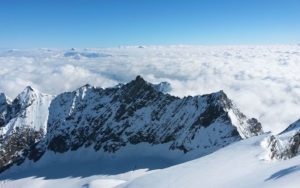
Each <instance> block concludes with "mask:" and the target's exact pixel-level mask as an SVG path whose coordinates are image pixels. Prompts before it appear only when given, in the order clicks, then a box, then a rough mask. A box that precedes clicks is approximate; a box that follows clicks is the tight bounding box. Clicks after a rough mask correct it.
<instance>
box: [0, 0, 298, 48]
mask: <svg viewBox="0 0 300 188" xmlns="http://www.w3.org/2000/svg"><path fill="white" fill-rule="evenodd" d="M295 43H300V0H98V1H94V0H69V1H66V0H48V1H46V0H36V1H34V0H1V1H0V48H36V47H49V48H69V47H78V48H85V47H113V46H119V45H171V44H192V45H219V44H221V45H222V44H295Z"/></svg>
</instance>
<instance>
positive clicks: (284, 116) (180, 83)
mask: <svg viewBox="0 0 300 188" xmlns="http://www.w3.org/2000/svg"><path fill="white" fill-rule="evenodd" d="M0 66H1V69H0V92H4V93H5V94H6V95H7V96H9V97H10V98H14V97H16V96H17V95H18V93H20V92H21V91H22V90H23V89H24V88H25V87H26V86H27V85H30V86H32V87H34V88H36V89H38V90H39V91H41V92H44V93H49V94H53V95H56V94H59V93H61V92H64V91H72V90H74V89H76V88H78V87H80V86H82V85H85V84H86V83H89V84H91V85H95V86H101V87H104V88H105V87H111V86H114V85H116V84H118V83H119V82H122V83H124V82H128V81H130V80H132V79H134V78H135V77H136V75H141V76H143V77H144V79H146V80H147V81H149V82H153V83H159V82H161V81H167V82H169V83H170V84H171V86H172V91H171V92H170V93H171V94H173V95H177V96H180V97H183V96H187V95H201V94H206V93H211V92H216V91H218V90H224V91H225V93H227V95H228V96H229V98H231V99H232V100H233V101H234V102H235V104H236V105H237V106H238V107H239V108H240V109H241V111H242V112H244V113H245V114H246V115H248V116H251V117H256V118H258V119H259V121H261V122H262V124H263V127H264V129H265V130H266V131H269V130H271V131H274V132H278V131H281V130H282V129H284V128H285V127H286V126H287V125H288V124H290V123H292V122H294V121H296V120H297V119H299V118H300V46H299V45H277V46H131V47H119V48H104V49H68V50H61V49H2V50H0Z"/></svg>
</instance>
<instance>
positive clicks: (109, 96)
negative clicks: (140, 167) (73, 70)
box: [0, 76, 263, 171]
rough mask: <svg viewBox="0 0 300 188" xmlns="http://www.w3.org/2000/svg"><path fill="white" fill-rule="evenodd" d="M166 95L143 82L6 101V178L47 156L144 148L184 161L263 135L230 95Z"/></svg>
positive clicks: (28, 92)
mask: <svg viewBox="0 0 300 188" xmlns="http://www.w3.org/2000/svg"><path fill="white" fill-rule="evenodd" d="M160 88H161V87H158V88H157V87H155V85H153V84H151V83H148V82H146V81H145V80H144V79H143V78H142V77H140V76H137V77H136V79H135V80H133V81H131V82H129V83H128V84H124V85H119V86H118V87H113V88H107V89H102V88H96V87H92V86H90V85H85V86H82V87H80V88H79V89H77V90H75V91H73V92H66V93H62V94H60V95H58V96H56V97H55V98H54V99H53V97H52V96H49V95H44V94H41V93H39V92H38V91H36V90H34V89H32V88H31V87H27V88H26V89H25V90H24V91H23V92H22V93H21V94H20V95H19V96H18V97H17V98H16V99H14V100H13V102H12V103H10V101H9V100H5V96H4V95H2V97H1V100H2V102H1V104H3V105H1V109H4V110H2V113H1V117H3V118H2V119H1V122H3V124H2V126H1V132H0V133H1V148H0V150H1V154H2V155H1V156H5V157H1V166H0V168H1V171H3V170H5V169H7V168H9V167H11V166H12V165H13V164H17V165H21V164H22V163H23V162H24V161H25V160H33V161H38V160H39V159H40V158H41V157H42V156H43V155H44V154H45V153H46V152H47V151H49V152H54V153H65V152H67V151H76V150H78V149H79V148H92V150H93V151H94V152H95V153H96V152H98V153H112V154H113V153H117V152H118V150H120V149H122V148H126V147H134V146H135V145H139V144H142V143H146V144H149V147H147V148H143V149H142V150H141V152H144V151H151V148H152V147H153V146H160V145H163V146H164V147H165V150H167V151H168V150H169V151H177V153H180V156H181V159H180V160H181V161H184V160H187V159H191V158H196V157H200V156H203V155H206V154H209V153H211V152H213V151H216V150H218V149H219V148H222V147H224V146H226V145H228V144H230V143H233V142H235V141H238V140H241V139H243V138H248V137H251V136H256V135H259V134H262V133H263V130H262V127H261V124H260V123H259V122H258V121H257V120H256V119H254V118H252V119H248V118H247V117H246V116H245V115H244V114H242V113H241V112H240V111H239V110H238V109H237V108H236V107H235V106H234V105H233V103H232V101H231V100H230V99H228V98H227V96H226V94H225V93H224V92H223V91H219V92H216V93H212V94H208V95H202V96H195V97H191V96H188V97H184V98H178V97H174V96H171V95H169V94H164V93H162V92H161V90H160ZM52 99H53V100H52ZM50 102H51V104H50ZM143 150H144V151H143ZM185 154H186V155H185ZM188 154H189V155H188ZM116 155H117V154H116ZM182 156H183V157H182ZM185 156H189V157H185ZM180 160H179V159H178V161H180Z"/></svg>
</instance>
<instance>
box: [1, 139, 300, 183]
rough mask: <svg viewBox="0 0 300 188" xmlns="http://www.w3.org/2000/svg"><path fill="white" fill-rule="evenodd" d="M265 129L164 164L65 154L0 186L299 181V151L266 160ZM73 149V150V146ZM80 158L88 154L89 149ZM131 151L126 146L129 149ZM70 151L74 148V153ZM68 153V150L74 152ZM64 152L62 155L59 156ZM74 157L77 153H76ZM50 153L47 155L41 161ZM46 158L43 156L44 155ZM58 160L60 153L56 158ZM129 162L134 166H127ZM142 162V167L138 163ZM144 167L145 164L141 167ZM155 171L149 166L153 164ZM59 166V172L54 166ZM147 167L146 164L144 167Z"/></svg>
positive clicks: (10, 177) (15, 174)
mask: <svg viewBox="0 0 300 188" xmlns="http://www.w3.org/2000/svg"><path fill="white" fill-rule="evenodd" d="M268 136H270V135H268V134H264V135H260V136H256V137H252V138H249V139H246V140H242V141H239V142H236V143H234V144H231V145H229V146H227V147H225V148H223V149H220V150H218V151H216V152H214V153H212V154H210V155H207V156H204V157H201V158H199V159H196V160H192V161H189V162H185V163H182V164H179V165H176V166H171V167H169V168H164V165H162V164H168V162H169V165H172V162H171V161H170V160H163V159H162V158H154V157H153V158H145V157H144V158H143V157H141V156H140V157H137V158H126V157H125V156H126V155H124V158H120V159H119V160H112V159H110V160H109V159H108V158H109V157H108V158H106V159H107V160H97V161H98V162H96V161H93V160H91V161H90V162H88V163H85V162H78V161H77V163H73V162H72V161H69V163H68V162H66V161H68V160H69V159H70V158H69V157H65V161H64V163H61V162H62V161H57V159H58V158H57V159H54V161H56V162H53V163H52V164H51V165H48V166H42V165H41V166H40V167H36V168H34V167H33V168H31V169H25V170H23V171H22V170H19V171H15V172H10V173H6V174H4V175H2V176H1V177H0V186H1V187H7V188H14V187H17V188H23V187H32V188H36V187H39V188H40V187H42V188H44V187H46V188H52V187H64V188H68V187H72V188H77V187H78V188H82V187H84V188H85V187H89V188H93V187H101V188H108V187H116V186H117V187H118V188H141V187H143V188H147V187H149V188H152V187H163V188H168V187H173V188H176V187H179V188H181V187H186V188H190V187H195V188H196V187H197V188H198V187H215V188H219V187H220V188H226V187H228V188H232V187H241V188H244V187H249V188H250V187H251V188H252V187H272V188H273V187H275V188H276V187H278V188H282V187H284V188H298V187H299V185H300V179H299V176H300V155H299V154H298V155H297V156H296V157H294V158H291V159H289V160H268V157H267V151H266V150H265V148H264V146H262V143H264V141H265V140H266V138H268ZM77 152H78V151H77ZM83 152H85V153H86V157H89V155H88V154H89V152H87V151H83ZM130 152H132V151H128V153H130ZM75 153H76V152H75ZM75 153H74V152H73V153H72V152H70V153H69V155H74V154H75ZM65 156H66V155H65ZM78 156H80V155H78ZM52 157H53V156H51V155H49V157H47V160H50V159H51V158H52ZM45 159H46V158H45ZM60 159H61V158H60ZM131 165H135V167H136V169H137V170H128V168H129V167H130V166H131ZM142 165H144V166H142ZM146 166H148V167H150V171H147V168H146ZM151 166H152V167H155V168H162V169H160V170H151V169H154V168H151ZM58 168H59V171H58V170H57V169H58ZM163 168H164V169H163ZM148 169H149V168H148Z"/></svg>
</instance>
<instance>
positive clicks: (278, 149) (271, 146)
mask: <svg viewBox="0 0 300 188" xmlns="http://www.w3.org/2000/svg"><path fill="white" fill-rule="evenodd" d="M299 146H300V120H298V121H296V122H294V123H292V124H291V125H289V126H288V127H287V128H286V129H285V130H284V131H282V132H281V133H280V134H278V135H276V136H274V135H271V136H270V137H268V138H267V140H266V141H265V147H266V149H267V151H268V158H270V159H290V158H292V157H295V156H296V155H297V154H298V153H299V152H300V147H299Z"/></svg>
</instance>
